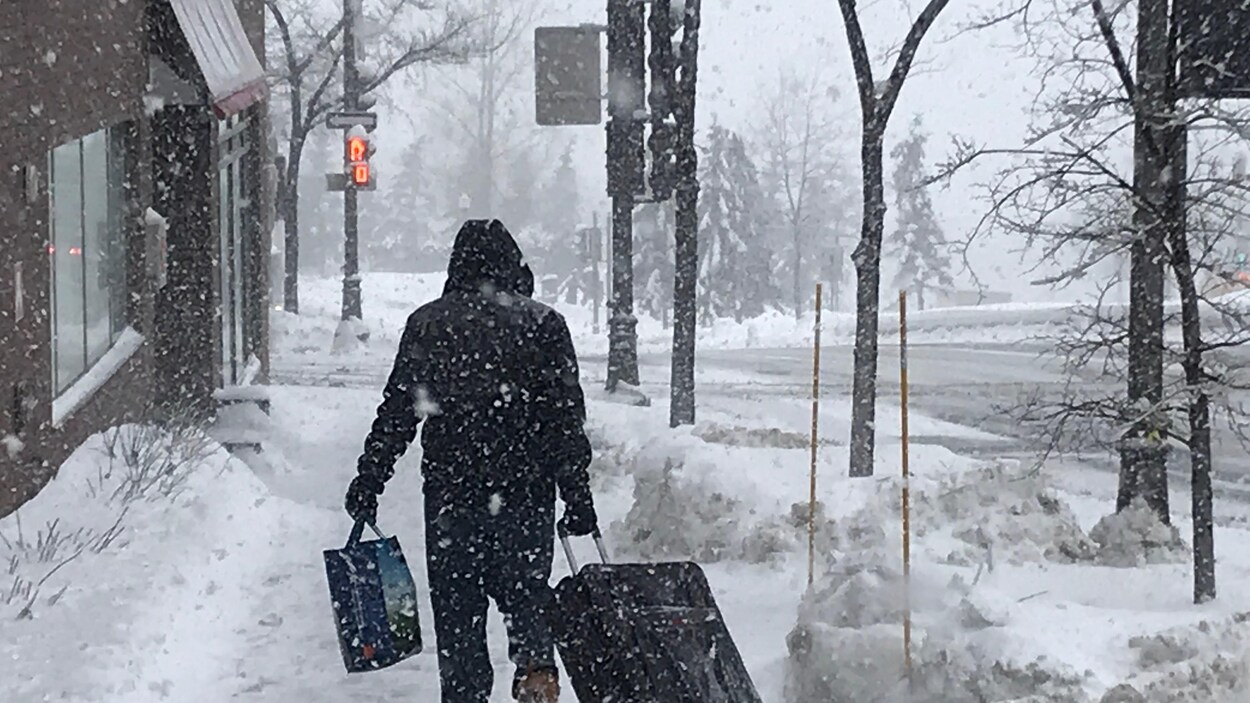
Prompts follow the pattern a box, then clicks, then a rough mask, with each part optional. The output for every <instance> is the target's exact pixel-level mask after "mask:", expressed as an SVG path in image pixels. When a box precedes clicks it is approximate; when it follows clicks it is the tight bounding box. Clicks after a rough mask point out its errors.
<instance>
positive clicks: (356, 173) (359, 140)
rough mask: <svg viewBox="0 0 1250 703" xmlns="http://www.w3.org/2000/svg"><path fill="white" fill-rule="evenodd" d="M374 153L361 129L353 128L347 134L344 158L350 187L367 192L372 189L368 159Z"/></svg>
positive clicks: (371, 169) (371, 170) (374, 149)
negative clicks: (366, 190)
mask: <svg viewBox="0 0 1250 703" xmlns="http://www.w3.org/2000/svg"><path fill="white" fill-rule="evenodd" d="M375 151H376V148H375V147H374V146H373V141H372V140H371V139H369V137H368V136H367V135H366V134H365V133H364V130H363V129H361V128H353V129H352V130H351V131H349V132H348V135H347V149H346V152H347V153H346V154H344V156H345V161H346V162H347V178H348V181H349V182H350V184H351V185H352V186H354V187H356V188H362V189H369V190H372V189H373V188H374V186H375V184H374V179H373V166H372V164H370V163H369V159H370V157H372V156H373V153H374V152H375Z"/></svg>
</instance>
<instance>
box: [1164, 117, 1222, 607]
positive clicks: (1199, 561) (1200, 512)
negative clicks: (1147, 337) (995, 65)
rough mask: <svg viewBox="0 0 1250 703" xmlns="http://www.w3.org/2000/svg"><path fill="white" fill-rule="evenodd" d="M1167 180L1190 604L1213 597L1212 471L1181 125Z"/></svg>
mask: <svg viewBox="0 0 1250 703" xmlns="http://www.w3.org/2000/svg"><path fill="white" fill-rule="evenodd" d="M1169 136H1170V140H1169V147H1170V149H1169V150H1168V151H1169V153H1170V154H1171V155H1172V159H1171V163H1172V167H1173V168H1172V170H1171V172H1170V173H1171V174H1172V179H1171V181H1170V183H1169V185H1170V186H1171V187H1170V188H1168V195H1169V197H1168V203H1167V205H1168V207H1167V214H1168V227H1167V231H1168V242H1169V244H1170V248H1171V255H1172V259H1171V260H1172V269H1173V271H1174V272H1175V274H1176V286H1177V288H1178V289H1179V291H1180V296H1181V336H1182V338H1183V340H1184V345H1185V360H1184V367H1185V384H1186V385H1187V386H1188V390H1189V394H1188V398H1189V413H1188V414H1189V463H1190V475H1191V477H1192V478H1191V480H1192V487H1191V490H1192V493H1193V506H1192V507H1193V550H1194V603H1197V604H1202V603H1206V602H1207V601H1210V600H1214V599H1215V519H1214V507H1213V505H1212V503H1213V497H1212V491H1211V472H1212V470H1213V468H1214V466H1213V463H1214V462H1213V461H1212V458H1211V398H1210V395H1209V394H1208V393H1207V391H1206V390H1205V381H1206V378H1205V374H1204V373H1203V369H1202V354H1203V346H1202V319H1201V315H1200V314H1199V307H1198V304H1199V294H1198V285H1197V281H1196V280H1195V276H1194V267H1193V262H1192V258H1191V257H1190V253H1189V241H1188V236H1187V234H1186V227H1185V178H1184V174H1185V173H1186V167H1187V166H1188V163H1187V149H1186V146H1187V144H1186V142H1187V140H1188V134H1187V132H1186V129H1185V126H1184V125H1183V124H1182V125H1180V126H1179V127H1175V128H1172V129H1171V130H1169Z"/></svg>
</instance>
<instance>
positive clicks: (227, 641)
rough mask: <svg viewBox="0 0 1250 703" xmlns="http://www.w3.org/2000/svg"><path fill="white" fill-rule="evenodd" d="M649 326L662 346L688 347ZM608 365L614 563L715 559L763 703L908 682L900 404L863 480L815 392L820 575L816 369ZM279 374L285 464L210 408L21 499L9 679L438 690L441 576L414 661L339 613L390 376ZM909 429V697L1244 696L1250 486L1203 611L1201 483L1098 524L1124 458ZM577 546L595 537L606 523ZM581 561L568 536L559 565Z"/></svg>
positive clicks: (234, 688) (180, 687)
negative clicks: (354, 521) (332, 553)
mask: <svg viewBox="0 0 1250 703" xmlns="http://www.w3.org/2000/svg"><path fill="white" fill-rule="evenodd" d="M439 284H441V278H437V277H432V278H431V279H430V280H428V281H425V282H424V283H422V284H421V285H417V284H416V283H414V281H413V278H412V277H404V278H403V280H401V281H391V282H390V284H389V285H388V283H387V280H386V278H385V277H367V278H366V281H365V296H366V297H365V300H366V311H367V315H366V317H367V319H366V321H365V322H366V324H367V325H368V326H369V327H370V329H371V331H372V332H373V333H374V334H375V335H377V337H379V338H380V339H379V341H378V342H377V343H371V344H369V345H368V346H367V347H366V349H367V350H368V351H367V354H369V355H375V354H376V356H377V359H376V360H374V359H368V358H366V359H361V358H356V357H353V358H352V359H351V361H352V362H353V363H370V362H371V361H380V362H382V363H389V357H390V355H391V354H392V353H393V349H394V344H395V341H396V338H397V336H398V332H399V329H400V327H401V325H402V323H403V320H404V318H405V317H406V316H407V314H408V313H409V311H410V310H411V308H412V307H414V306H415V305H416V304H419V303H420V302H422V301H423V300H426V299H428V298H429V297H431V296H432V295H433V293H434V291H435V289H436V288H437V286H438V285H439ZM317 286H321V288H320V289H319V288H317ZM304 292H305V295H304V300H305V303H304V304H305V314H304V315H302V316H301V317H299V318H294V317H292V316H287V315H281V314H277V315H275V323H277V324H278V328H276V329H275V347H276V349H275V353H276V354H277V355H278V356H279V357H280V358H282V359H284V360H288V361H289V360H291V359H296V360H299V361H305V360H310V359H311V360H315V359H317V358H319V357H320V356H321V355H323V354H326V353H327V350H328V348H329V340H330V337H331V336H332V334H333V328H334V321H335V319H336V318H337V315H336V311H337V303H336V301H337V295H336V289H335V288H334V285H333V284H332V282H326V281H323V282H320V283H318V282H315V281H308V282H306V285H305V289H304ZM388 301H389V302H388ZM562 310H564V311H565V312H566V315H567V316H568V317H569V319H570V323H571V326H572V327H573V329H574V331H575V336H577V338H578V348H579V351H580V352H581V353H582V354H584V355H587V354H597V353H598V354H601V353H602V351H603V350H602V349H601V348H600V346H601V343H600V339H601V335H600V336H594V335H593V334H592V332H591V329H590V327H591V323H590V320H589V312H588V311H584V310H578V309H576V308H574V309H571V310H569V309H567V308H564V307H563V306H562ZM374 312H376V316H375V317H370V313H374ZM583 313H585V314H584V318H585V319H583ZM952 314H953V313H952ZM371 320H372V321H371ZM757 323H758V324H759V325H760V327H764V326H766V322H765V321H757ZM648 324H649V323H648V322H647V321H645V320H644V321H643V323H642V325H641V333H642V336H643V339H644V347H646V346H647V345H653V347H654V348H657V349H658V348H662V347H663V346H665V345H667V344H668V343H669V342H668V338H667V335H666V334H664V333H663V330H662V329H659V325H658V324H656V325H655V327H656V328H657V329H659V331H658V332H657V331H655V330H650V331H648V327H647V325H648ZM767 324H775V327H774V328H772V329H773V332H774V333H775V337H772V338H769V341H768V342H767V343H764V342H761V341H759V336H758V335H759V331H758V330H759V328H756V329H757V331H756V332H749V330H750V329H752V328H750V327H749V326H747V327H744V326H733V325H731V324H727V325H726V326H724V327H723V328H719V329H720V330H721V331H718V328H713V329H712V330H710V331H708V330H705V331H704V332H703V334H705V335H706V339H701V340H700V344H701V345H705V346H714V344H712V343H707V340H708V339H711V340H715V339H719V340H721V341H720V343H723V344H724V345H726V348H734V345H739V346H746V341H747V339H748V333H749V335H750V336H751V337H752V340H751V344H752V345H753V346H787V345H789V344H790V342H787V341H786V340H790V341H791V342H792V341H794V340H802V338H803V335H807V334H810V332H808V331H803V330H802V329H801V328H802V325H797V326H796V323H794V322H793V321H792V320H782V319H777V320H774V321H773V323H767ZM787 325H788V326H789V327H788V328H787V327H786V326H787ZM809 329H810V328H809ZM726 330H727V331H726ZM717 334H719V335H722V336H721V337H715V336H714V335H717ZM734 335H739V336H736V337H735V336H734ZM786 335H793V336H791V337H787V336H786ZM809 341H810V340H809ZM1000 341H1001V340H1000ZM596 345H600V346H596ZM724 380H726V381H729V382H732V381H733V380H734V379H732V378H727V379H724ZM592 385H593V383H591V382H589V381H588V383H587V392H588V397H589V398H590V399H591V401H590V407H589V413H590V418H589V429H590V432H591V435H592V439H593V442H594V445H595V449H596V459H595V463H594V465H593V467H592V471H593V474H594V481H595V488H596V496H597V500H598V503H599V509H600V514H601V517H602V519H603V520H604V521H605V522H606V523H608V529H607V537H608V543H609V547H610V549H611V551H612V552H613V555H614V557H615V558H617V559H628V560H658V559H686V558H694V559H696V560H698V561H699V562H700V563H701V564H703V565H704V568H705V570H706V572H707V574H708V577H709V580H710V582H711V584H712V586H713V588H714V589H715V592H716V596H717V599H718V602H719V604H720V605H721V608H722V610H723V611H724V614H725V617H726V618H727V620H728V622H729V626H730V629H731V631H732V633H733V634H734V636H735V639H736V641H737V643H738V645H739V647H740V649H741V650H742V653H743V657H744V659H745V661H746V664H747V666H748V668H749V669H750V671H751V674H752V676H753V677H754V679H755V681H756V683H757V685H758V687H759V689H760V692H761V694H762V696H763V698H764V700H765V701H766V703H783V701H785V702H786V703H808V701H821V702H822V703H823V702H824V701H831V700H833V701H839V700H855V701H869V700H883V701H884V700H905V699H897V698H893V699H892V698H891V697H890V695H891V694H892V692H895V690H896V689H897V683H898V681H899V679H900V677H901V675H902V670H903V669H902V661H901V659H902V651H903V649H902V624H901V623H902V614H901V606H902V603H903V602H904V600H903V596H902V594H903V591H902V587H901V583H900V577H899V574H900V571H901V552H902V549H901V500H900V488H901V487H900V485H899V484H900V481H899V477H900V475H901V469H900V454H901V452H900V441H899V434H898V430H897V428H898V426H899V424H898V409H897V407H895V406H892V405H889V404H886V403H882V404H881V405H880V407H879V410H878V417H877V422H878V428H879V429H878V433H877V435H878V436H877V442H878V444H877V466H876V475H875V476H874V477H873V478H868V479H855V480H852V479H849V478H847V477H845V471H846V465H847V448H846V446H845V441H846V437H847V436H848V434H849V432H848V429H849V419H850V413H849V407H848V403H847V402H846V399H845V398H842V397H828V398H826V399H825V400H824V402H823V403H822V406H821V413H820V423H819V426H820V437H821V442H820V446H819V451H818V457H817V459H818V461H817V472H818V480H817V485H816V490H817V497H818V500H819V512H818V520H817V527H818V530H817V533H816V540H815V544H816V560H815V575H816V583H815V587H814V588H813V589H811V590H810V591H809V589H808V586H807V563H808V562H807V551H806V550H807V533H806V522H805V520H806V517H807V499H808V491H809V461H810V456H809V447H808V442H809V437H808V436H807V432H808V429H809V427H810V412H811V409H810V403H809V401H807V400H805V399H804V398H803V397H802V393H801V392H796V393H793V394H790V395H787V394H785V393H778V394H764V395H752V396H751V397H735V396H734V395H733V394H728V393H722V394H703V395H701V396H700V405H699V424H698V425H696V426H694V427H688V428H682V429H677V430H672V429H669V428H668V426H667V418H668V408H667V405H666V402H665V400H664V397H663V395H667V394H663V395H661V396H657V397H655V398H653V400H654V401H655V403H654V405H653V406H652V407H629V406H626V405H621V404H617V403H612V402H610V401H609V400H607V399H605V398H604V396H603V393H602V391H599V390H598V389H596V388H592V387H591V386H592ZM272 390H273V410H272V416H273V423H272V434H271V436H270V437H269V441H268V442H267V451H266V455H265V456H266V461H265V462H256V463H254V464H253V465H248V464H245V463H243V462H242V461H240V460H238V459H236V458H231V457H230V456H228V455H227V454H226V453H225V452H223V451H222V450H221V449H220V448H219V447H218V446H217V445H216V444H214V443H213V442H211V441H210V440H207V439H204V438H201V437H200V436H199V435H198V434H196V433H194V432H184V433H181V434H179V435H178V436H176V437H172V438H171V437H169V436H167V435H162V434H160V433H154V432H152V431H147V430H142V429H139V428H134V427H129V428H123V429H122V430H120V432H114V433H108V434H106V435H105V436H98V437H95V438H93V439H92V440H91V441H89V442H88V443H87V445H85V446H84V447H82V448H81V449H79V450H78V452H76V453H75V454H74V456H73V457H72V458H71V459H70V460H69V461H68V462H67V463H66V464H65V466H64V467H63V469H62V470H61V472H60V474H59V476H58V477H57V479H56V480H55V481H54V482H53V483H52V484H51V485H50V486H49V487H48V488H47V489H45V490H44V491H43V492H42V493H41V494H40V495H39V496H38V497H36V498H35V499H34V500H33V501H32V502H31V503H29V504H28V505H27V506H25V507H23V508H22V509H21V510H20V511H18V513H16V514H15V515H12V516H9V517H7V518H5V519H3V520H0V536H2V537H3V539H0V569H3V573H0V577H2V578H0V658H2V659H3V661H4V662H5V666H4V667H3V668H0V701H4V702H5V703H7V702H8V701H17V702H19V703H26V702H27V701H30V702H32V703H33V702H35V701H45V700H65V701H93V702H94V701H102V702H118V703H121V702H126V703H130V702H132V701H133V702H140V701H158V700H161V701H179V702H182V701H186V702H190V703H198V702H199V701H204V702H205V703H209V702H216V701H222V700H227V699H230V698H233V697H238V698H241V699H245V700H246V699H250V700H257V701H275V702H277V701H282V702H286V701H293V700H300V701H306V702H307V703H318V702H321V701H325V702H326V703H329V702H331V701H334V702H336V703H337V702H340V701H344V700H415V701H430V700H436V699H437V673H436V666H435V657H434V654H433V643H432V641H431V640H432V637H433V634H432V627H431V619H432V615H431V613H430V612H429V609H428V608H429V606H428V599H427V598H424V597H423V598H422V601H421V612H420V614H421V618H422V624H423V628H424V634H425V636H426V652H425V653H423V654H421V655H419V656H417V657H415V658H414V659H412V660H410V661H408V662H405V663H403V664H402V665H399V666H396V667H394V668H392V669H388V670H386V671H383V672H376V673H371V674H367V675H354V676H348V675H346V674H345V673H344V672H343V667H342V664H341V660H340V658H339V653H338V649H337V643H336V641H335V638H334V633H333V626H332V620H331V613H330V605H329V602H328V595H327V589H326V584H325V575H324V570H323V566H322V562H321V551H322V550H323V549H327V548H334V547H337V546H339V545H341V544H342V543H343V542H344V540H345V539H346V536H347V530H348V528H349V523H348V519H347V517H346V515H345V514H344V513H343V511H342V508H341V500H342V495H343V491H344V489H345V488H346V485H347V483H348V481H349V479H350V477H351V476H352V473H353V471H354V466H355V461H356V457H357V456H358V453H359V451H360V447H361V442H362V440H363V437H364V435H365V433H366V431H367V430H368V426H369V424H370V422H371V420H372V416H373V412H374V409H375V406H376V404H377V402H378V400H379V392H378V389H376V388H374V389H371V390H356V389H350V388H309V387H275V388H273V389H272ZM911 428H912V432H913V434H914V436H915V437H916V438H918V441H917V442H916V443H914V444H913V446H912V447H911V454H910V457H911V459H910V460H911V468H912V472H913V476H914V477H913V481H912V493H911V508H912V511H911V526H912V537H911V539H912V541H911V545H912V560H911V576H912V598H911V600H912V607H913V616H914V631H913V636H914V641H913V657H914V662H913V663H914V671H915V677H914V678H915V682H916V686H917V692H916V695H915V696H914V697H913V698H912V699H910V700H913V701H935V702H936V701H950V702H952V703H964V702H965V701H967V702H968V703H971V702H972V701H982V700H984V701H994V702H1000V703H1006V702H1007V701H1023V700H1034V701H1064V702H1073V703H1082V702H1083V701H1098V700H1099V699H1100V697H1102V696H1103V694H1104V693H1105V692H1106V691H1108V690H1110V689H1112V688H1113V687H1115V686H1117V685H1120V684H1123V683H1126V682H1127V683H1129V684H1131V685H1133V686H1134V687H1136V688H1137V689H1139V690H1141V691H1142V692H1144V694H1145V697H1144V698H1138V699H1134V698H1131V697H1129V698H1123V699H1117V700H1125V701H1128V700H1146V701H1195V702H1197V701H1203V702H1209V703H1224V702H1228V703H1233V702H1237V703H1243V702H1244V701H1246V700H1250V691H1247V690H1246V689H1245V688H1243V687H1244V686H1245V685H1246V684H1243V683H1242V682H1243V681H1245V682H1250V644H1247V642H1246V637H1245V635H1244V634H1243V632H1244V630H1245V624H1244V622H1243V621H1244V620H1245V619H1246V616H1245V615H1244V613H1247V612H1250V592H1248V591H1247V589H1246V588H1245V587H1244V586H1245V584H1246V583H1247V581H1248V579H1250V548H1248V547H1246V546H1245V545H1247V544H1250V539H1247V538H1248V537H1250V527H1247V525H1248V524H1250V523H1248V521H1247V513H1250V508H1248V507H1247V506H1244V505H1239V504H1232V503H1222V504H1220V505H1217V521H1218V523H1219V524H1218V527H1217V531H1216V543H1217V550H1218V555H1219V571H1218V578H1219V585H1220V596H1219V599H1218V600H1217V601H1216V602H1214V603H1211V604H1208V605H1205V606H1201V607H1196V606H1193V605H1192V604H1191V597H1190V578H1191V577H1190V568H1189V565H1188V554H1187V547H1186V546H1185V544H1183V543H1181V542H1178V539H1182V538H1183V539H1184V540H1185V541H1186V542H1187V538H1188V535H1189V529H1188V524H1189V515H1188V507H1187V506H1188V505H1189V497H1188V495H1187V494H1186V493H1185V492H1184V491H1183V490H1174V492H1173V497H1172V501H1173V502H1172V504H1173V506H1174V507H1173V515H1174V520H1175V524H1176V525H1177V526H1179V527H1180V528H1181V529H1180V530H1179V533H1177V534H1174V533H1172V532H1171V531H1170V530H1168V529H1166V528H1164V527H1163V526H1161V525H1158V524H1153V525H1152V524H1151V523H1150V521H1149V520H1148V519H1147V520H1141V521H1140V522H1137V523H1130V524H1129V525H1128V527H1129V528H1132V529H1126V528H1125V525H1122V524H1121V525H1117V524H1116V523H1115V522H1114V521H1112V522H1104V523H1103V524H1101V525H1100V524H1099V523H1100V521H1102V519H1103V518H1104V517H1105V516H1106V514H1107V513H1108V512H1110V508H1111V507H1112V506H1113V505H1114V495H1115V485H1114V477H1113V476H1108V475H1106V474H1101V473H1096V472H1091V471H1087V470H1083V469H1082V467H1080V466H1074V465H1065V464H1063V463H1051V464H1048V465H1047V466H1045V467H1044V468H1043V469H1042V470H1041V471H1039V472H1031V471H1030V470H1029V467H1027V466H1020V465H1017V464H1015V463H1013V462H1012V461H1009V460H1002V461H996V462H989V463H986V462H982V461H977V460H973V459H970V458H968V457H964V456H959V455H957V454H955V453H952V452H951V451H949V450H947V449H945V448H943V447H942V446H939V443H941V442H942V440H943V439H946V440H950V439H957V440H960V441H957V442H953V443H949V444H954V445H960V444H966V443H968V442H977V441H984V440H987V439H990V437H989V436H988V435H986V434H985V433H983V432H979V431H977V430H975V429H972V428H967V427H961V426H958V425H952V424H949V423H944V422H938V421H936V420H932V419H929V418H925V417H922V416H915V415H913V417H912V418H911ZM929 442H933V443H932V444H930V443H929ZM110 448H111V449H110ZM418 465H419V451H418V450H416V449H414V450H413V451H412V452H411V453H410V454H408V455H407V456H405V457H404V458H403V459H401V461H400V464H399V466H398V471H397V475H396V477H395V478H394V479H393V481H392V482H391V484H390V485H388V487H387V491H386V493H385V495H384V496H383V497H382V500H381V527H382V528H383V530H384V531H386V532H388V533H393V534H395V535H397V536H398V537H399V539H400V541H401V543H402V544H403V545H404V547H405V551H406V553H407V555H408V558H409V562H410V564H411V565H412V568H413V571H414V575H415V576H416V579H417V583H418V592H419V594H424V592H425V586H424V584H425V573H424V568H425V567H424V559H423V554H422V545H423V541H424V540H423V535H422V520H421V517H420V516H421V500H422V499H421V491H420V477H419V471H418ZM1140 518H1141V516H1137V517H1136V518H1133V519H1140ZM1126 534H1127V535H1133V534H1149V535H1150V539H1151V540H1153V542H1152V543H1151V544H1150V545H1147V546H1143V545H1141V544H1139V543H1134V541H1133V540H1127V543H1126V540H1125V539H1124V537H1125V535H1126ZM1139 541H1140V540H1139ZM577 548H578V552H579V557H580V558H581V559H582V560H583V561H586V560H590V559H592V558H593V556H594V550H593V548H592V547H591V545H589V544H578V545H577ZM1139 561H1140V562H1141V563H1138V562H1139ZM565 574H567V569H566V566H565V565H564V563H563V559H562V558H560V557H557V563H556V568H555V576H554V577H555V578H556V579H558V578H560V577H562V576H564V575H565ZM490 635H491V638H492V639H491V647H492V653H493V657H494V660H495V663H496V666H497V685H496V690H495V696H494V700H495V701H500V702H502V701H507V700H510V699H509V697H508V694H507V691H506V688H505V682H506V680H507V679H508V674H509V671H510V667H509V665H508V663H507V658H506V649H505V647H506V642H505V639H504V633H503V628H502V620H501V619H500V618H499V617H498V616H497V615H495V614H492V620H491V624H490ZM974 684H975V685H974ZM1030 695H1033V696H1036V697H1035V698H1031V699H1030V698H1028V696H1030Z"/></svg>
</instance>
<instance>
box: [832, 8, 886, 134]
mask: <svg viewBox="0 0 1250 703" xmlns="http://www.w3.org/2000/svg"><path fill="white" fill-rule="evenodd" d="M838 7H839V8H840V9H841V10H842V21H843V23H845V24H846V39H847V43H848V44H849V45H850V48H851V63H852V64H853V65H854V67H855V84H856V86H857V87H858V88H859V106H860V110H861V111H862V112H863V115H864V125H865V126H867V125H868V123H869V121H871V120H874V119H875V115H876V110H877V88H876V84H875V83H874V82H873V79H872V58H871V57H870V56H869V55H868V45H867V44H866V43H865V41H864V30H863V28H862V27H860V26H859V13H858V11H857V10H856V9H855V0H838Z"/></svg>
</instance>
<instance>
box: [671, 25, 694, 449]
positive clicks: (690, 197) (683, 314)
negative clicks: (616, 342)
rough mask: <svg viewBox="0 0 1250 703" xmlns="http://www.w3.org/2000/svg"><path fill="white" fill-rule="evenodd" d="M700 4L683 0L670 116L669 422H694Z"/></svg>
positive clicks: (674, 424) (675, 424)
mask: <svg viewBox="0 0 1250 703" xmlns="http://www.w3.org/2000/svg"><path fill="white" fill-rule="evenodd" d="M699 3H700V0H687V1H686V16H685V27H684V31H683V32H682V38H681V64H680V66H679V67H680V69H681V78H680V80H679V81H678V90H677V96H676V100H674V101H673V107H674V110H673V114H674V116H675V117H676V121H677V135H676V138H677V139H676V147H677V148H676V153H677V188H676V206H677V207H676V220H677V222H676V225H677V226H676V230H677V232H676V243H675V247H674V252H673V255H674V257H673V258H674V263H675V264H676V270H675V271H674V275H673V374H672V381H671V384H670V385H671V388H672V400H671V402H670V403H669V424H670V425H671V426H673V427H677V426H679V425H693V424H694V420H695V396H694V391H695V385H694V362H695V325H696V316H697V314H698V309H697V304H696V303H697V301H696V296H697V286H696V284H697V278H698V274H699V271H698V269H699V212H698V209H699V173H698V170H699V154H698V152H697V151H696V150H695V145H694V132H695V124H694V118H695V86H696V80H697V77H698V70H697V69H698V53H699V19H700V18H699V15H700V12H699Z"/></svg>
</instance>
